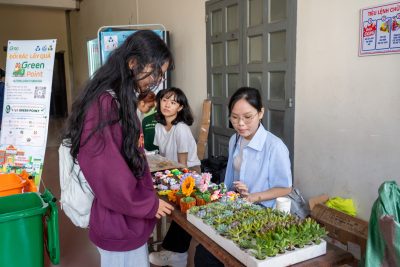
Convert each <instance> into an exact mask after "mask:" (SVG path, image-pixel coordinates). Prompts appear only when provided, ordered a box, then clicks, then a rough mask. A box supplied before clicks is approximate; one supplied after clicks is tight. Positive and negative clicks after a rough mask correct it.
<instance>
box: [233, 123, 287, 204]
mask: <svg viewBox="0 0 400 267" xmlns="http://www.w3.org/2000/svg"><path fill="white" fill-rule="evenodd" d="M241 139H243V137H239V139H238V140H236V134H235V135H233V136H232V137H231V139H230V140H229V158H228V164H227V166H226V174H225V184H226V186H227V187H228V189H229V190H232V189H233V181H234V180H235V173H234V172H235V168H234V158H235V157H236V156H237V155H238V153H239V152H240V142H241ZM235 143H236V145H235ZM242 153H243V154H242V160H241V164H240V173H239V181H241V182H243V183H245V184H246V185H247V188H248V189H249V193H256V192H263V191H266V190H268V189H270V188H274V187H292V172H291V169H290V159H289V151H288V149H287V147H286V145H285V144H284V143H283V142H282V140H281V139H279V138H278V137H276V136H275V135H273V134H272V133H270V132H268V131H267V130H265V128H264V126H263V125H260V126H259V127H258V130H257V132H256V134H255V135H254V136H253V138H252V139H251V140H250V142H249V143H248V144H247V145H246V146H244V147H243V152H242ZM260 204H261V205H263V206H265V207H271V208H272V207H273V206H274V205H275V199H272V200H266V201H263V202H260Z"/></svg>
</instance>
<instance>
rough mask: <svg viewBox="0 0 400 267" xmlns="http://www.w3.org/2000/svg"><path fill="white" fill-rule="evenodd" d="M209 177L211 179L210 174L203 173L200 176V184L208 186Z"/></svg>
mask: <svg viewBox="0 0 400 267" xmlns="http://www.w3.org/2000/svg"><path fill="white" fill-rule="evenodd" d="M211 177H212V175H211V173H208V172H204V173H203V174H202V175H201V180H202V182H203V183H204V184H207V185H209V184H210V181H211Z"/></svg>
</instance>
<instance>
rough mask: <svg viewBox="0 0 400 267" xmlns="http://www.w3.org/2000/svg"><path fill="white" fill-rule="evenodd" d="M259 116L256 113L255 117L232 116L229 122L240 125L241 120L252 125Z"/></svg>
mask: <svg viewBox="0 0 400 267" xmlns="http://www.w3.org/2000/svg"><path fill="white" fill-rule="evenodd" d="M257 115H258V113H255V114H253V115H245V116H244V117H240V116H236V115H231V116H230V117H229V120H230V121H231V123H232V124H234V125H238V124H239V123H240V121H241V120H243V122H244V124H250V123H252V122H253V119H254V118H255V117H256V116H257Z"/></svg>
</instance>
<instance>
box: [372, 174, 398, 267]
mask: <svg viewBox="0 0 400 267" xmlns="http://www.w3.org/2000/svg"><path fill="white" fill-rule="evenodd" d="M399 219H400V188H399V187H398V185H397V183H396V182H395V181H390V182H384V183H383V184H382V185H381V186H380V187H379V197H378V199H377V200H376V201H375V203H374V205H373V206H372V211H371V217H370V219H369V224H368V241H367V251H366V254H365V266H366V267H380V266H382V267H383V266H400V223H399Z"/></svg>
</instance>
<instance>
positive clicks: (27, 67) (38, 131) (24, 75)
mask: <svg viewBox="0 0 400 267" xmlns="http://www.w3.org/2000/svg"><path fill="white" fill-rule="evenodd" d="M55 49H56V40H34V41H8V50H7V64H6V80H5V92H4V106H3V119H2V124H1V137H0V143H1V145H0V173H9V172H16V173H19V172H21V171H22V170H26V171H27V172H28V173H30V174H31V175H33V176H34V177H35V183H36V184H39V182H40V177H41V175H42V171H43V162H44V154H45V151H46V142H47V130H48V124H49V110H50V96H51V86H52V80H53V67H54V55H55Z"/></svg>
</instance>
